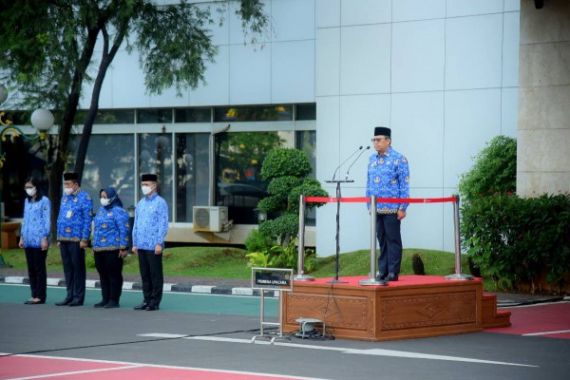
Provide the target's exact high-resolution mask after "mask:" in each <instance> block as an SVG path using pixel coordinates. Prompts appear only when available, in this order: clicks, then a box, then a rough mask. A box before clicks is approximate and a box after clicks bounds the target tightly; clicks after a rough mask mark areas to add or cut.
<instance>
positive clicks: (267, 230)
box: [259, 213, 299, 245]
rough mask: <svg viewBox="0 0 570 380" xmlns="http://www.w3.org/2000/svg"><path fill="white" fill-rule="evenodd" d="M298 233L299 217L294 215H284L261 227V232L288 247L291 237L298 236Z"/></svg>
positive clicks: (264, 223)
mask: <svg viewBox="0 0 570 380" xmlns="http://www.w3.org/2000/svg"><path fill="white" fill-rule="evenodd" d="M298 231H299V215H297V214H293V213H284V214H283V215H281V216H279V217H277V218H275V219H271V220H266V221H265V222H263V223H261V224H260V225H259V232H261V233H262V234H263V235H265V236H268V237H270V238H271V239H272V240H273V241H276V242H277V243H278V244H282V245H287V244H288V243H289V240H290V239H291V237H293V236H295V235H297V232H298Z"/></svg>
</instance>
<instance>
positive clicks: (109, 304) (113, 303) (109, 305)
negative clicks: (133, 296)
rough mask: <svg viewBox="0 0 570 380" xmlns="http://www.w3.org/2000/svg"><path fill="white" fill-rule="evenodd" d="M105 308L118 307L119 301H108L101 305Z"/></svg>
mask: <svg viewBox="0 0 570 380" xmlns="http://www.w3.org/2000/svg"><path fill="white" fill-rule="evenodd" d="M103 307H104V308H105V309H116V308H118V307H119V303H118V302H115V301H109V302H108V303H107V304H106V305H105V306H103Z"/></svg>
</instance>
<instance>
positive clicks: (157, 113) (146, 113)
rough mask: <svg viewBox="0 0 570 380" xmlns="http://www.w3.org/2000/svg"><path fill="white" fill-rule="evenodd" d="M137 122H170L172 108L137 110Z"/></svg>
mask: <svg viewBox="0 0 570 380" xmlns="http://www.w3.org/2000/svg"><path fill="white" fill-rule="evenodd" d="M137 123H138V124H145V123H172V108H146V109H140V110H137Z"/></svg>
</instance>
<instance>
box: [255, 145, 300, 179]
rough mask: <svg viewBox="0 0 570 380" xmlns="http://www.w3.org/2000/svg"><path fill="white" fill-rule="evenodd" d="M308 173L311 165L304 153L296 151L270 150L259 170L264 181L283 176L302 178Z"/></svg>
mask: <svg viewBox="0 0 570 380" xmlns="http://www.w3.org/2000/svg"><path fill="white" fill-rule="evenodd" d="M309 173H311V163H310V162H309V159H308V158H307V155H306V154H305V152H303V151H302V150H298V149H284V148H279V149H273V150H271V151H270V152H269V153H268V154H267V157H266V158H265V160H264V161H263V166H262V168H261V176H262V177H263V178H264V179H266V180H270V179H273V178H277V177H283V176H293V177H301V178H304V177H306V176H307V175H309Z"/></svg>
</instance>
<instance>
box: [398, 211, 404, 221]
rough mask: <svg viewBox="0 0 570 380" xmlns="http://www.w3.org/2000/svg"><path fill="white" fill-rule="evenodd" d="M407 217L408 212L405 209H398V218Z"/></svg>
mask: <svg viewBox="0 0 570 380" xmlns="http://www.w3.org/2000/svg"><path fill="white" fill-rule="evenodd" d="M405 217H406V212H405V211H404V210H398V220H402V219H404V218H405Z"/></svg>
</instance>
